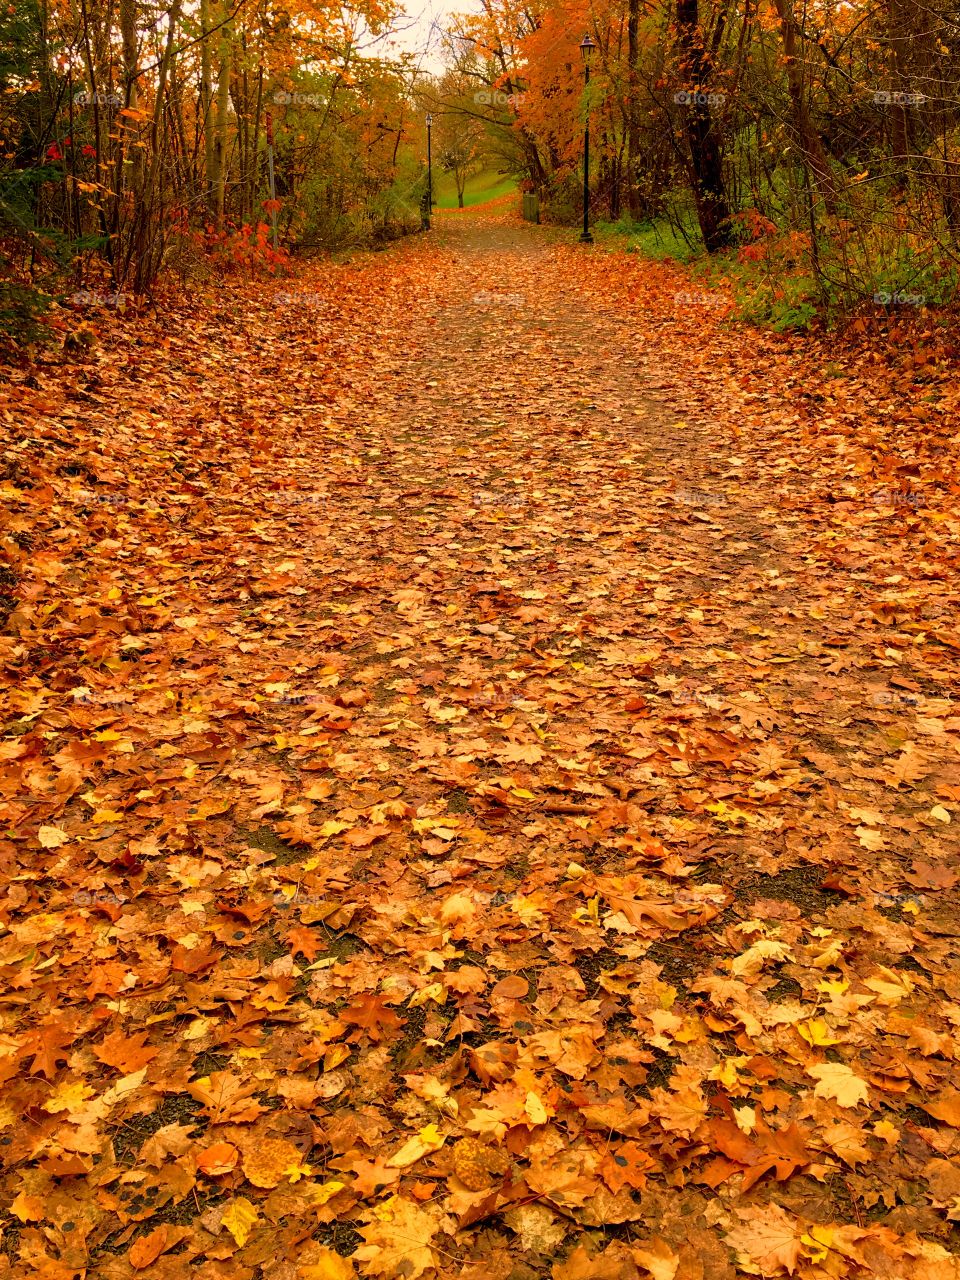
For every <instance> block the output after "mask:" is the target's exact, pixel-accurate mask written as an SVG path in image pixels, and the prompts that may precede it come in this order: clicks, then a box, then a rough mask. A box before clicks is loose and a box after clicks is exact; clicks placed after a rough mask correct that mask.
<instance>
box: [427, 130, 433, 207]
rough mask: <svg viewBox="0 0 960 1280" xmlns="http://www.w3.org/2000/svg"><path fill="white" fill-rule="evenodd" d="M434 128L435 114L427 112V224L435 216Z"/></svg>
mask: <svg viewBox="0 0 960 1280" xmlns="http://www.w3.org/2000/svg"><path fill="white" fill-rule="evenodd" d="M432 128H433V116H432V115H431V114H430V112H429V111H428V112H427V225H428V226H429V220H430V218H431V217H432V216H433V155H432V154H431V149H430V131H431V129H432Z"/></svg>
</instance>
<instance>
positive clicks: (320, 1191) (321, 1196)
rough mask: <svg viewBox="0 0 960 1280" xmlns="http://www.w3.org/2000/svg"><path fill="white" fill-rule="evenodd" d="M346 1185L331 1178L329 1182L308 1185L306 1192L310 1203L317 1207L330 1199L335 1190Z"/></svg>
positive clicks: (340, 1189) (335, 1192)
mask: <svg viewBox="0 0 960 1280" xmlns="http://www.w3.org/2000/svg"><path fill="white" fill-rule="evenodd" d="M291 1181H293V1179H291ZM346 1185H347V1184H346V1183H345V1182H338V1181H337V1179H336V1178H331V1180H330V1181H329V1182H324V1183H321V1184H320V1185H319V1186H316V1185H315V1186H312V1187H308V1189H307V1194H308V1195H309V1197H310V1203H311V1204H312V1205H315V1206H316V1207H317V1208H318V1209H319V1208H320V1207H321V1206H322V1205H325V1204H326V1203H327V1201H328V1200H332V1199H333V1197H334V1196H335V1195H336V1194H337V1192H338V1191H342V1190H343V1189H344V1187H345V1186H346Z"/></svg>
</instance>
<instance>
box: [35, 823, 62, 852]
mask: <svg viewBox="0 0 960 1280" xmlns="http://www.w3.org/2000/svg"><path fill="white" fill-rule="evenodd" d="M37 839H38V840H39V841H40V847H41V848H42V849H59V848H60V846H61V845H62V844H66V843H67V841H68V840H69V839H70V837H69V836H68V835H67V833H66V831H63V830H62V829H61V828H60V827H41V828H40V830H39V831H38V832H37Z"/></svg>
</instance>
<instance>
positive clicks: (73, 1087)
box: [42, 1080, 94, 1115]
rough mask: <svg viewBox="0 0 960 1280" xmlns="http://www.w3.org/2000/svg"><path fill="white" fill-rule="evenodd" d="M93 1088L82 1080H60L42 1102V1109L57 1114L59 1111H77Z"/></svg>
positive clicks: (89, 1096) (90, 1096)
mask: <svg viewBox="0 0 960 1280" xmlns="http://www.w3.org/2000/svg"><path fill="white" fill-rule="evenodd" d="M93 1095H94V1090H93V1089H91V1088H90V1086H89V1085H88V1084H84V1083H83V1081H82V1080H72V1081H66V1080H64V1081H62V1082H61V1083H60V1084H58V1085H57V1087H56V1089H54V1091H53V1093H51V1095H50V1097H49V1098H47V1100H46V1101H45V1102H44V1103H42V1106H43V1109H44V1111H47V1112H49V1113H50V1115H57V1114H59V1112H61V1111H69V1112H70V1113H71V1114H73V1112H74V1111H79V1110H80V1109H81V1107H82V1106H83V1104H84V1103H85V1102H86V1100H87V1099H88V1098H92V1097H93Z"/></svg>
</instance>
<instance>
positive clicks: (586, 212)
mask: <svg viewBox="0 0 960 1280" xmlns="http://www.w3.org/2000/svg"><path fill="white" fill-rule="evenodd" d="M596 47H597V46H596V45H595V44H594V43H593V41H592V40H591V39H590V33H589V31H588V32H587V34H586V35H585V36H584V37H583V39H582V40H581V41H580V53H581V55H582V56H583V88H584V92H585V93H586V91H587V90H588V89H589V87H590V58H591V55H592V54H593V51H594V49H595V48H596ZM580 243H581V244H593V236H592V235H591V234H590V103H589V102H587V118H586V122H585V123H584V126H583V231H582V232H581V233H580Z"/></svg>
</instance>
